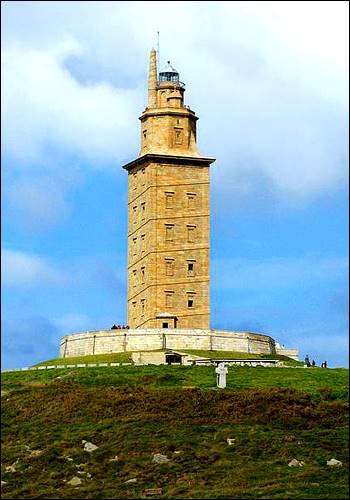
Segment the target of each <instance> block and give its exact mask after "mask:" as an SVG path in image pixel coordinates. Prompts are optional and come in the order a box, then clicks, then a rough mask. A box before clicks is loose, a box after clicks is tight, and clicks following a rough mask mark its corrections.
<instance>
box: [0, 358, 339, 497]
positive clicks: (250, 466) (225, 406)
mask: <svg viewBox="0 0 350 500" xmlns="http://www.w3.org/2000/svg"><path fill="white" fill-rule="evenodd" d="M2 389H3V391H4V395H3V398H2V411H3V418H2V425H3V432H2V435H3V446H2V449H3V458H2V480H3V481H5V482H6V484H5V485H4V486H3V487H2V496H3V498H8V499H10V498H91V499H97V498H146V496H147V490H148V489H155V488H160V489H161V490H157V491H154V493H157V492H158V495H155V498H239V499H240V498H242V499H243V498H252V499H253V498H285V499H287V498H288V499H290V498H298V499H301V498H310V499H311V498H347V496H348V482H347V469H348V467H347V466H348V453H347V442H348V441H347V437H348V426H347V423H348V421H347V412H348V370H345V369H334V370H333V369H332V370H322V369H319V368H314V369H298V368H249V367H235V368H229V373H228V379H227V388H226V389H224V390H218V389H216V388H215V373H214V369H213V367H211V366H194V367H184V366H141V367H137V366H120V367H106V368H79V369H78V368H77V369H67V368H60V369H56V370H42V371H33V372H12V373H5V374H3V376H2ZM227 439H232V440H233V441H231V443H232V444H231V445H229V444H228V441H227ZM83 440H85V441H88V442H91V443H93V444H95V445H96V446H97V447H98V448H97V449H95V451H93V452H91V453H88V452H87V451H84V444H83V442H82V441H83ZM155 454H162V455H165V456H166V457H167V459H168V461H164V463H156V462H154V461H153V457H154V455H155ZM331 458H335V459H337V460H340V461H341V462H342V463H343V466H342V467H330V466H327V465H326V463H327V460H330V459H331ZM292 459H296V460H298V461H302V462H304V463H305V465H303V466H298V467H289V466H288V463H290V461H291V460H292ZM164 460H165V459H164ZM11 467H12V469H11ZM73 477H78V478H79V479H80V481H81V484H80V485H78V486H72V485H70V484H69V481H71V480H72V478H73Z"/></svg>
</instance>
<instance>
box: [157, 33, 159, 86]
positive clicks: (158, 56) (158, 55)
mask: <svg viewBox="0 0 350 500" xmlns="http://www.w3.org/2000/svg"><path fill="white" fill-rule="evenodd" d="M157 67H158V73H159V71H160V66H159V31H157ZM157 80H158V75H157Z"/></svg>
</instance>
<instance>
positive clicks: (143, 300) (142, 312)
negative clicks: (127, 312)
mask: <svg viewBox="0 0 350 500" xmlns="http://www.w3.org/2000/svg"><path fill="white" fill-rule="evenodd" d="M145 302H146V300H145V299H141V316H143V315H144V314H145Z"/></svg>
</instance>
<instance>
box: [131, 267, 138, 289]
mask: <svg viewBox="0 0 350 500" xmlns="http://www.w3.org/2000/svg"><path fill="white" fill-rule="evenodd" d="M132 284H133V287H134V288H135V287H136V285H137V276H136V269H134V270H133V272H132Z"/></svg>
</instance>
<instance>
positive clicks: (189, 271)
mask: <svg viewBox="0 0 350 500" xmlns="http://www.w3.org/2000/svg"><path fill="white" fill-rule="evenodd" d="M187 276H194V261H188V262H187Z"/></svg>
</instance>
